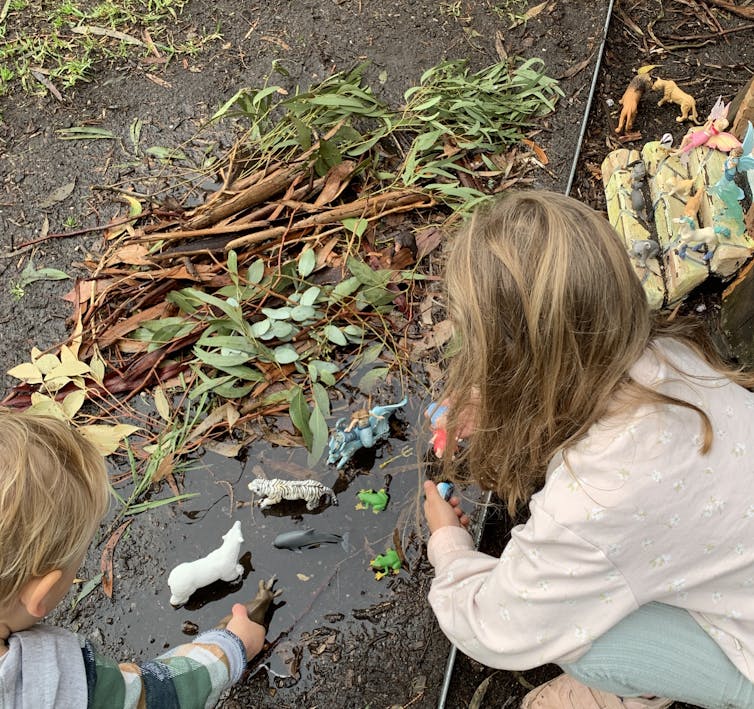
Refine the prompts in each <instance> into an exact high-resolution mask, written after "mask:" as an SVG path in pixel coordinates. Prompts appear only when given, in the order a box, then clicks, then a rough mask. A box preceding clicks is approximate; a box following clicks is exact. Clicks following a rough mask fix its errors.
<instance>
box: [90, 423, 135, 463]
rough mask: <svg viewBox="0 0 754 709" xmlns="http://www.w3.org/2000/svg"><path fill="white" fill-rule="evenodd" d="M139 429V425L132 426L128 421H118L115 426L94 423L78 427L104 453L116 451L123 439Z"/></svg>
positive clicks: (108, 453)
mask: <svg viewBox="0 0 754 709" xmlns="http://www.w3.org/2000/svg"><path fill="white" fill-rule="evenodd" d="M138 430H139V427H138V426H131V425H129V424H126V423H117V424H115V425H114V426H107V425H105V424H93V425H91V426H79V429H78V431H79V433H80V434H81V435H82V436H83V437H84V438H86V439H87V440H88V441H89V442H90V443H92V444H94V446H95V447H96V448H97V450H98V451H99V452H100V453H101V454H102V455H110V454H111V453H115V451H116V450H118V446H119V445H120V442H121V440H122V439H123V438H126V436H130V435H131V434H132V433H133V432H134V431H138Z"/></svg>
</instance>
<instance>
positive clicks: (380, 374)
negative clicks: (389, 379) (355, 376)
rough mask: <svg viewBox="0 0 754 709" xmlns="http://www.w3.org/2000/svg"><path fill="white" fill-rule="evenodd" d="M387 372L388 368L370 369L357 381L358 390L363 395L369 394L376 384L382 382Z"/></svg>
mask: <svg viewBox="0 0 754 709" xmlns="http://www.w3.org/2000/svg"><path fill="white" fill-rule="evenodd" d="M389 371H390V367H375V368H374V369H370V370H369V371H368V372H367V373H366V374H365V375H364V376H363V377H362V378H361V379H359V383H358V387H359V390H360V391H362V392H364V393H365V394H369V393H371V391H372V390H373V389H374V387H375V386H376V385H377V383H378V382H380V381H381V380H383V379H384V378H385V377H386V376H387V373H388V372H389Z"/></svg>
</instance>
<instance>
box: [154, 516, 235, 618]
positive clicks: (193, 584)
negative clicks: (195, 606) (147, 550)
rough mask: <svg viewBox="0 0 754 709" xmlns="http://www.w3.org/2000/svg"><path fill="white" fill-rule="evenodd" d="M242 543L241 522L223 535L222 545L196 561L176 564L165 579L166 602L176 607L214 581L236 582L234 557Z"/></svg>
mask: <svg viewBox="0 0 754 709" xmlns="http://www.w3.org/2000/svg"><path fill="white" fill-rule="evenodd" d="M241 544H243V535H242V534H241V522H236V523H235V524H234V525H233V526H232V527H231V528H230V529H229V530H228V532H227V533H226V534H224V535H223V543H222V546H221V547H219V548H218V549H215V550H214V551H211V552H210V553H209V554H207V556H205V557H203V558H201V559H197V560H196V561H187V562H185V563H183V564H178V566H176V567H175V568H174V569H173V570H172V571H171V572H170V575H169V576H168V586H169V587H170V594H171V595H170V603H171V604H172V605H174V606H179V605H181V604H182V603H185V602H186V601H188V599H189V598H190V597H191V594H192V593H193V592H194V591H196V590H197V589H198V588H203V587H204V586H209V584H211V583H214V582H215V581H228V582H230V581H236V580H237V579H239V578H241V575H242V574H243V566H241V564H239V563H238V556H239V553H240V551H241Z"/></svg>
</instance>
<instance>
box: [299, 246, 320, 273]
mask: <svg viewBox="0 0 754 709" xmlns="http://www.w3.org/2000/svg"><path fill="white" fill-rule="evenodd" d="M316 265H317V255H316V254H315V253H314V249H307V250H306V251H304V252H303V253H302V254H301V255H300V256H299V257H298V274H299V276H301V278H306V277H307V276H308V275H309V274H310V273H311V272H312V271H313V270H314V267H315V266H316Z"/></svg>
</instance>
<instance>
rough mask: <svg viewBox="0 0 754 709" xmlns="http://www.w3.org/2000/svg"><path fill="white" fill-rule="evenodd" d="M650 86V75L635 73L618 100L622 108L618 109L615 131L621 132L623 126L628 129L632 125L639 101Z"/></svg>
mask: <svg viewBox="0 0 754 709" xmlns="http://www.w3.org/2000/svg"><path fill="white" fill-rule="evenodd" d="M650 88H652V77H650V76H649V74H637V75H636V76H635V77H634V78H633V79H631V83H630V84H629V85H628V88H627V89H626V91H625V92H624V94H623V98H621V100H620V101H619V102H618V103H620V105H621V106H623V108H621V111H620V118H619V119H618V127H617V128H616V129H615V132H616V133H622V132H623V129H624V128H625V129H626V131H630V130H631V129H632V128H633V127H634V120H635V119H636V113H637V111H638V109H639V101H640V100H641V97H642V96H643V95H644V92H645V91H646V90H647V89H650Z"/></svg>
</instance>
